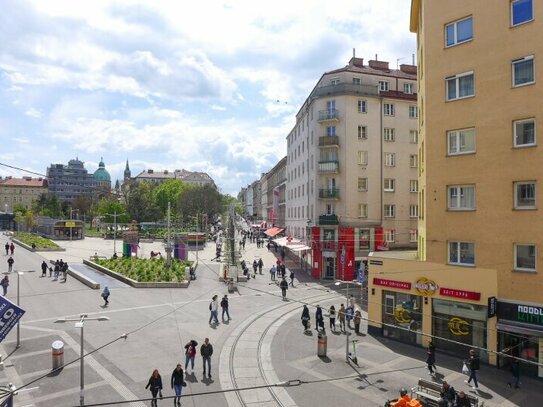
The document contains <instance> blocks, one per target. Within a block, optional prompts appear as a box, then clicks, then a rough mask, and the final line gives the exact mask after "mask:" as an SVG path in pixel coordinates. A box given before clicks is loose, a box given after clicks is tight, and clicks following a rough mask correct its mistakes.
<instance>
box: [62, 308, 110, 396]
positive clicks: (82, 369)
mask: <svg viewBox="0 0 543 407" xmlns="http://www.w3.org/2000/svg"><path fill="white" fill-rule="evenodd" d="M74 321H75V327H76V328H80V329H81V352H80V359H79V362H80V373H79V389H80V390H79V405H81V406H84V405H85V396H84V390H85V361H84V358H83V356H84V355H85V352H84V350H83V327H84V323H85V321H109V317H105V316H99V317H94V318H89V317H88V315H87V314H81V315H80V316H79V318H60V319H57V320H56V321H55V323H64V322H74Z"/></svg>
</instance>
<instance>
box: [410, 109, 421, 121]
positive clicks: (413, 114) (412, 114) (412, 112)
mask: <svg viewBox="0 0 543 407" xmlns="http://www.w3.org/2000/svg"><path fill="white" fill-rule="evenodd" d="M417 117H419V115H418V111H417V106H409V118H410V119H416V118H417Z"/></svg>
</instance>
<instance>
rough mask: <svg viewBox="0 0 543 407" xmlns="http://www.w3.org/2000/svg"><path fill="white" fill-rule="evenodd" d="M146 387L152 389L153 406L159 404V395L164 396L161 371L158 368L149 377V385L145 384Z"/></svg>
mask: <svg viewBox="0 0 543 407" xmlns="http://www.w3.org/2000/svg"><path fill="white" fill-rule="evenodd" d="M145 388H146V389H149V388H150V390H151V395H152V397H153V400H151V406H155V407H156V406H157V405H158V404H157V395H158V396H159V397H160V398H162V378H161V377H160V373H158V370H157V369H155V370H153V374H152V375H151V377H150V378H149V381H148V382H147V386H145Z"/></svg>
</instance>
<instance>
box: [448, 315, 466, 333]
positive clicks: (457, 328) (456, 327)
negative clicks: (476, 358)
mask: <svg viewBox="0 0 543 407" xmlns="http://www.w3.org/2000/svg"><path fill="white" fill-rule="evenodd" d="M447 324H448V325H449V331H451V333H452V334H453V335H456V336H466V335H469V323H468V321H465V320H463V319H462V318H458V317H452V318H451V319H449V322H448V323H447Z"/></svg>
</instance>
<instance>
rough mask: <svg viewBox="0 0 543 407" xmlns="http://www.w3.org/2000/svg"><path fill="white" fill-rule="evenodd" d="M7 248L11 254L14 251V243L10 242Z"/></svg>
mask: <svg viewBox="0 0 543 407" xmlns="http://www.w3.org/2000/svg"><path fill="white" fill-rule="evenodd" d="M9 250H10V251H11V255H12V256H13V252H14V251H15V245H14V244H13V242H11V245H10V246H9Z"/></svg>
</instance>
